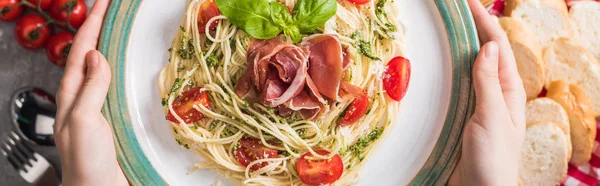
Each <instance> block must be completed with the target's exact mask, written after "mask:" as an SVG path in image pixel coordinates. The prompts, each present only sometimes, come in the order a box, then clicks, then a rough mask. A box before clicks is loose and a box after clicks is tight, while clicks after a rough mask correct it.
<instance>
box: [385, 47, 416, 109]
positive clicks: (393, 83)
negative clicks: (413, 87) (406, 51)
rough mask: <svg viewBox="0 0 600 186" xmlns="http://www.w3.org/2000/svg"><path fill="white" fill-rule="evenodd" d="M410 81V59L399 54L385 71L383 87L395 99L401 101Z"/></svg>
mask: <svg viewBox="0 0 600 186" xmlns="http://www.w3.org/2000/svg"><path fill="white" fill-rule="evenodd" d="M409 82H410V61H409V60H408V59H406V58H404V57H401V56H398V57H395V58H394V59H392V60H391V61H390V62H389V63H388V64H387V68H386V69H385V72H384V73H383V88H384V89H385V92H386V93H387V94H388V96H390V98H392V99H393V100H396V101H400V100H402V98H403V97H404V95H406V90H407V89H408V83H409Z"/></svg>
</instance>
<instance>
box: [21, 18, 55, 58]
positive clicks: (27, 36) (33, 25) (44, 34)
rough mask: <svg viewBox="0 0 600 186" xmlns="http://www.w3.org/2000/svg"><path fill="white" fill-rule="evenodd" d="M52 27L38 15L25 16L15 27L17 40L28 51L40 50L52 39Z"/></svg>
mask: <svg viewBox="0 0 600 186" xmlns="http://www.w3.org/2000/svg"><path fill="white" fill-rule="evenodd" d="M51 31H52V30H51V29H50V26H49V25H48V24H47V23H46V19H44V17H42V16H40V15H37V14H29V15H25V16H23V17H22V18H21V19H19V21H17V25H16V26H15V39H17V42H18V43H19V44H20V45H21V46H23V47H25V48H27V49H31V50H34V49H39V48H42V47H44V45H45V44H46V42H47V41H48V38H49V37H50V32H51Z"/></svg>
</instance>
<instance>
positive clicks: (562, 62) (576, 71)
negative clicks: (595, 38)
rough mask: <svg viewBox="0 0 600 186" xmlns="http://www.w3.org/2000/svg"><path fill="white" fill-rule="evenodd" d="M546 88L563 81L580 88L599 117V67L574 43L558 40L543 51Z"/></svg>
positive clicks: (594, 60) (588, 54) (563, 39)
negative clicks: (555, 82)
mask: <svg viewBox="0 0 600 186" xmlns="http://www.w3.org/2000/svg"><path fill="white" fill-rule="evenodd" d="M544 60H545V66H546V67H545V69H546V74H547V75H546V83H545V85H546V87H549V86H550V83H551V82H554V81H558V80H564V81H566V82H567V83H569V84H575V85H577V86H579V87H580V88H582V89H583V90H584V91H585V93H586V94H587V96H588V97H589V98H590V100H591V101H592V105H593V107H594V116H600V91H599V90H600V65H599V64H598V61H597V60H596V58H595V57H593V56H592V55H591V54H590V53H589V52H587V51H586V50H585V49H584V48H583V47H581V46H580V45H579V44H578V43H576V42H575V41H572V40H570V39H566V38H562V39H558V40H556V41H555V42H554V44H552V45H551V46H550V47H548V48H547V49H546V50H545V51H544Z"/></svg>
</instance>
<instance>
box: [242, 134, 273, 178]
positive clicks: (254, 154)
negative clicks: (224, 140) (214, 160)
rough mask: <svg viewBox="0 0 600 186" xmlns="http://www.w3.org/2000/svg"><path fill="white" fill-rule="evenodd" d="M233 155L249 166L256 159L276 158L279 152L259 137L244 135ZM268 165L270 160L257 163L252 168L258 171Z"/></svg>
mask: <svg viewBox="0 0 600 186" xmlns="http://www.w3.org/2000/svg"><path fill="white" fill-rule="evenodd" d="M233 155H234V156H235V159H237V161H238V162H239V163H240V164H241V165H243V166H248V165H250V163H252V162H253V161H256V160H261V159H267V158H275V157H277V155H278V152H277V150H276V149H271V148H269V147H266V146H264V145H263V144H262V143H261V142H260V140H259V139H254V138H247V137H244V138H242V139H241V140H240V147H238V148H237V149H236V150H235V151H234V152H233ZM267 165H269V163H268V162H263V163H257V164H254V165H253V166H252V167H250V169H251V170H253V171H256V170H258V169H260V168H263V167H265V166H267Z"/></svg>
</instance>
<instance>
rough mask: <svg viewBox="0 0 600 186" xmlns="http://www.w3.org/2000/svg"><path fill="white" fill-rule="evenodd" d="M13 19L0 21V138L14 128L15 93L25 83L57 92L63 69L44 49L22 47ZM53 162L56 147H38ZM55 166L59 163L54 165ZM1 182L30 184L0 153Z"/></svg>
mask: <svg viewBox="0 0 600 186" xmlns="http://www.w3.org/2000/svg"><path fill="white" fill-rule="evenodd" d="M14 24H15V23H14V22H11V23H7V22H0V140H1V141H3V140H4V139H5V138H6V136H7V134H8V132H9V131H11V130H12V129H13V128H14V124H13V123H12V122H11V119H10V115H9V102H10V99H11V97H12V93H13V92H14V91H15V90H17V89H19V88H21V87H25V86H35V87H40V88H42V89H44V90H46V91H48V92H49V93H51V94H52V95H54V94H55V93H56V90H57V89H58V85H59V83H60V78H61V76H62V74H63V69H62V68H59V67H56V66H54V64H52V63H50V61H48V59H46V54H45V52H44V50H43V49H40V50H37V51H30V50H27V49H23V48H21V47H20V46H19V44H17V42H16V41H15V39H14V36H13V35H14V33H13V29H14ZM35 150H36V151H38V152H39V153H40V154H41V155H43V156H44V157H46V158H47V159H48V161H50V163H52V164H54V165H58V164H60V163H59V158H58V152H57V151H56V149H54V148H48V147H35ZM55 167H56V166H55ZM0 185H11V186H12V185H14V186H19V185H29V184H27V183H26V182H25V181H23V179H22V178H21V177H20V176H19V175H18V174H17V172H16V171H15V170H14V168H13V167H12V166H10V164H9V163H8V161H7V160H6V159H5V158H4V157H1V156H0Z"/></svg>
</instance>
